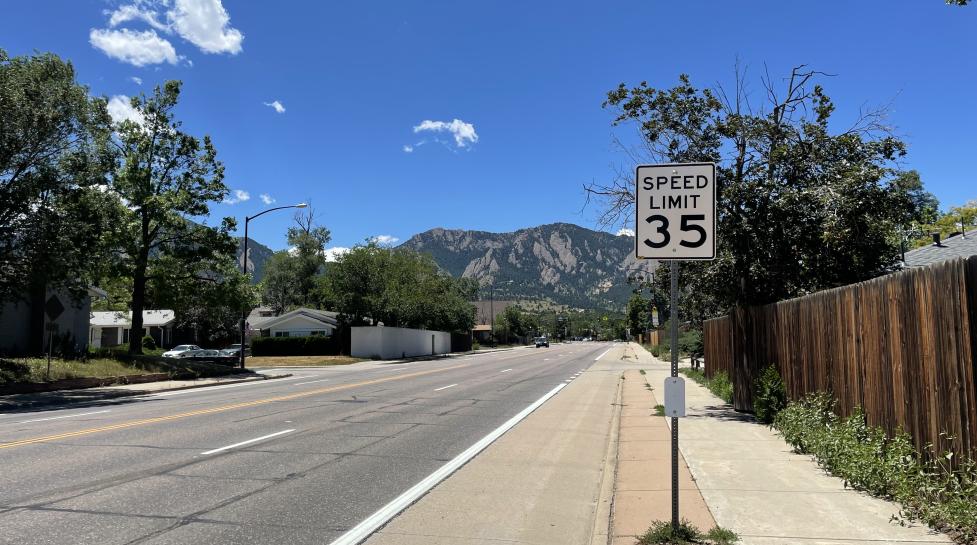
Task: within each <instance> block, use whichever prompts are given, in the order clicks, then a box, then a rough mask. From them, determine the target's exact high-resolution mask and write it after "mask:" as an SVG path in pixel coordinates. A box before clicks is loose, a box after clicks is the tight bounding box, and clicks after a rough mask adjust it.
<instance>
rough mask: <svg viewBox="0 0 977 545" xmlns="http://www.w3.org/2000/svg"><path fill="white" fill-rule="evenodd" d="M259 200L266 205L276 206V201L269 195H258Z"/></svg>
mask: <svg viewBox="0 0 977 545" xmlns="http://www.w3.org/2000/svg"><path fill="white" fill-rule="evenodd" d="M258 198H259V199H261V202H263V203H265V204H275V199H273V198H272V197H271V195H269V194H267V193H262V194H261V195H258Z"/></svg>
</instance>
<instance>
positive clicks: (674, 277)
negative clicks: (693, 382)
mask: <svg viewBox="0 0 977 545" xmlns="http://www.w3.org/2000/svg"><path fill="white" fill-rule="evenodd" d="M669 273H670V274H669V276H670V277H671V281H672V294H671V295H672V300H671V303H670V305H671V308H670V310H671V313H670V314H669V317H668V319H669V320H670V323H671V326H672V327H671V337H672V341H671V342H670V343H669V345H668V348H669V350H668V351H669V353H670V354H671V356H672V376H673V377H677V376H678V261H675V260H674V259H673V260H672V261H670V262H669ZM678 524H679V516H678V418H676V417H674V416H673V417H672V534H673V535H677V534H678Z"/></svg>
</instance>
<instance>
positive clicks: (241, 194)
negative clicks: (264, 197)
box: [224, 189, 251, 204]
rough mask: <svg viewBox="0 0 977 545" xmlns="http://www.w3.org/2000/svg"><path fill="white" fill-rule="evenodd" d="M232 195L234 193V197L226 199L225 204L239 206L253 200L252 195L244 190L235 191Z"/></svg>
mask: <svg viewBox="0 0 977 545" xmlns="http://www.w3.org/2000/svg"><path fill="white" fill-rule="evenodd" d="M232 193H234V196H233V197H229V198H225V199H224V204H237V203H239V202H244V201H249V200H251V194H250V193H248V192H247V191H245V190H243V189H235V190H234V191H232Z"/></svg>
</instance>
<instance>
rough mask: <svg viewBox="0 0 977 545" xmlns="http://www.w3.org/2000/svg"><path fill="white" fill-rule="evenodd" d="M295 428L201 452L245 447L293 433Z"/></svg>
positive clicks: (208, 452) (211, 452)
mask: <svg viewBox="0 0 977 545" xmlns="http://www.w3.org/2000/svg"><path fill="white" fill-rule="evenodd" d="M293 431H295V430H282V431H278V432H275V433H269V434H268V435H262V436H261V437H255V438H254V439H248V440H247V441H241V442H240V443H234V444H233V445H227V446H226V447H221V448H215V449H214V450H208V451H207V452H201V453H200V454H214V453H215V452H223V451H225V450H229V449H232V448H237V447H243V446H244V445H250V444H251V443H257V442H258V441H264V440H265V439H270V438H272V437H277V436H279V435H284V434H286V433H291V432H293Z"/></svg>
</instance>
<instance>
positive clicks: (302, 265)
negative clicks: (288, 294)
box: [288, 203, 332, 306]
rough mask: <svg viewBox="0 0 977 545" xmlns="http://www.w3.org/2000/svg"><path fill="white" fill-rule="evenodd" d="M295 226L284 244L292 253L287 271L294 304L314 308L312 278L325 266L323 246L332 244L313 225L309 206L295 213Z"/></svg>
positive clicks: (327, 235) (324, 232)
mask: <svg viewBox="0 0 977 545" xmlns="http://www.w3.org/2000/svg"><path fill="white" fill-rule="evenodd" d="M295 224H296V225H295V226H294V227H290V228H289V229H288V244H289V246H291V247H292V249H293V252H294V255H292V256H291V257H292V258H293V263H292V264H291V265H290V266H289V267H288V268H289V269H290V270H291V271H292V273H293V275H294V289H295V293H294V298H295V303H296V304H299V305H302V306H314V303H315V301H314V299H315V291H316V277H317V276H318V275H319V274H320V273H322V269H323V267H324V266H325V264H326V244H328V243H329V241H330V240H332V234H331V233H330V232H329V229H326V228H325V227H322V226H320V225H317V224H316V217H315V210H314V209H313V208H312V205H311V203H310V204H309V206H308V208H306V209H305V210H299V211H297V212H295Z"/></svg>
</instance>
